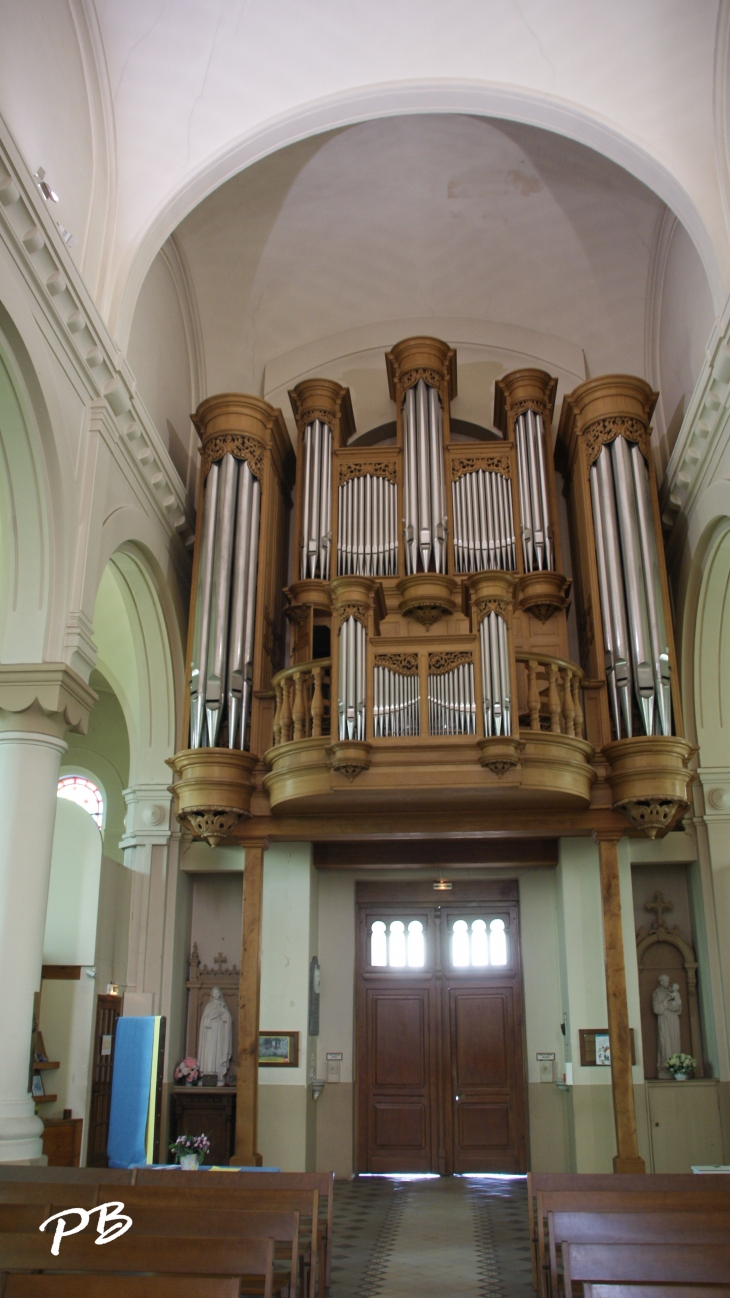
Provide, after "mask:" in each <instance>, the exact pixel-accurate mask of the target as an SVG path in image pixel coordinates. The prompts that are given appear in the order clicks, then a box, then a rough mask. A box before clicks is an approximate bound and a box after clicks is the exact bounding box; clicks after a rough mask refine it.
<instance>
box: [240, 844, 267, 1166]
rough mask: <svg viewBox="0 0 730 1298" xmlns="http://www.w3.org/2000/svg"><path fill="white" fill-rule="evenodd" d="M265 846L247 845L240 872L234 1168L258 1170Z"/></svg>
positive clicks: (259, 1161)
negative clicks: (240, 898)
mask: <svg viewBox="0 0 730 1298" xmlns="http://www.w3.org/2000/svg"><path fill="white" fill-rule="evenodd" d="M267 846H268V844H267V843H259V844H255V845H254V846H250V845H249V844H246V863H245V866H244V871H243V939H242V947H241V981H240V983H239V990H238V1063H237V1067H238V1072H237V1080H236V1151H235V1153H234V1155H233V1158H232V1159H231V1163H233V1164H244V1165H246V1166H249V1167H260V1166H261V1155H260V1154H259V1153H258V1152H257V1150H256V1144H257V1134H258V1095H259V1000H260V994H261V916H262V910H263V893H264V852H265V851H266V848H267Z"/></svg>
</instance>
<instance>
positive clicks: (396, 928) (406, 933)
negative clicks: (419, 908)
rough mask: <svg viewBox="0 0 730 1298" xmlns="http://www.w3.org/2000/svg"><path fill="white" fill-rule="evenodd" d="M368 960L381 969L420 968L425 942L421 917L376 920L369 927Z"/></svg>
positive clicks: (422, 963)
mask: <svg viewBox="0 0 730 1298" xmlns="http://www.w3.org/2000/svg"><path fill="white" fill-rule="evenodd" d="M370 963H371V965H376V966H378V967H380V968H390V969H423V967H424V965H425V963H426V941H425V935H424V931H423V921H422V920H420V919H411V920H408V919H406V920H403V919H391V920H390V921H386V920H382V919H376V920H375V921H374V922H373V925H372V928H371V929H370Z"/></svg>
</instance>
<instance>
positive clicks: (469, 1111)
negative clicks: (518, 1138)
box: [456, 1101, 512, 1152]
mask: <svg viewBox="0 0 730 1298" xmlns="http://www.w3.org/2000/svg"><path fill="white" fill-rule="evenodd" d="M509 1108H510V1106H509V1103H508V1102H499V1103H496V1104H479V1103H474V1102H469V1101H467V1102H466V1103H462V1102H460V1103H459V1105H458V1106H457V1110H456V1122H457V1127H458V1137H459V1145H460V1147H461V1148H462V1149H464V1150H477V1151H479V1152H481V1151H482V1150H484V1149H509V1147H510V1145H511V1144H512V1133H511V1130H510V1121H509V1118H510V1113H509Z"/></svg>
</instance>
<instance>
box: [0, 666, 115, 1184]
mask: <svg viewBox="0 0 730 1298" xmlns="http://www.w3.org/2000/svg"><path fill="white" fill-rule="evenodd" d="M95 700H96V695H95V694H94V692H93V690H91V689H90V688H89V686H88V685H87V684H86V683H85V682H84V681H83V680H82V679H81V677H80V676H77V675H76V673H75V672H73V671H71V670H70V668H68V667H66V666H65V664H63V663H42V664H11V665H3V666H0V826H1V827H2V830H1V832H0V988H2V995H1V997H0V1040H2V1043H3V1046H2V1048H3V1058H2V1067H0V1162H3V1163H13V1162H16V1163H17V1162H20V1163H28V1162H32V1161H39V1160H40V1159H41V1158H42V1155H43V1142H42V1135H43V1123H42V1122H41V1119H40V1118H38V1117H36V1114H35V1106H34V1103H33V1097H32V1095H31V1094H30V1090H29V1087H30V1076H31V1070H30V1063H31V1057H30V1048H31V1030H32V1019H33V997H34V994H35V993H36V992H38V991H39V990H40V985H41V966H42V964H43V936H44V932H45V925H46V906H47V902H48V885H49V880H50V874H51V852H52V848H53V828H54V823H55V818H56V791H57V786H58V772H59V768H60V763H61V756H62V754H63V753H64V752H65V751H66V742H65V740H64V737H63V736H64V734H65V733H66V731H67V730H72V731H76V732H77V733H80V734H84V733H85V731H86V726H87V723H88V717H89V712H90V710H91V708H92V706H93V704H94V702H95Z"/></svg>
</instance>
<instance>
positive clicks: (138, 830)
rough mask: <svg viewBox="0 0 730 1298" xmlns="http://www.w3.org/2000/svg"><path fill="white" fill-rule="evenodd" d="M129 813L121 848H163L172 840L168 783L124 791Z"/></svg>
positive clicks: (138, 786)
mask: <svg viewBox="0 0 730 1298" xmlns="http://www.w3.org/2000/svg"><path fill="white" fill-rule="evenodd" d="M124 798H125V801H126V803H127V814H126V816H125V819H124V837H123V839H122V841H121V843H120V844H119V846H120V847H121V848H122V849H123V850H125V849H126V848H128V847H154V846H157V845H162V846H164V845H165V844H166V843H167V842H168V840H169V838H170V804H171V802H172V794H171V792H170V789H169V787H168V785H167V783H164V784H162V783H160V784H134V785H132V786H131V787H130V788H128V789H125V790H124Z"/></svg>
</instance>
